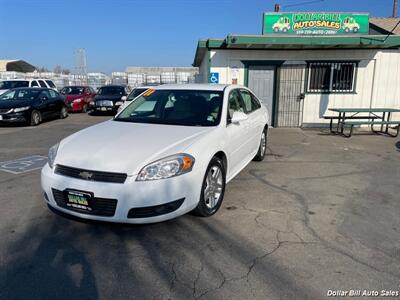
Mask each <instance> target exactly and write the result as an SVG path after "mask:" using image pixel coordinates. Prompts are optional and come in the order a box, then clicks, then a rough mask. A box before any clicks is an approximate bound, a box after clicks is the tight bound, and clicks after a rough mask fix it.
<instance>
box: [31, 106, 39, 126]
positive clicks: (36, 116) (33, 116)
mask: <svg viewBox="0 0 400 300" xmlns="http://www.w3.org/2000/svg"><path fill="white" fill-rule="evenodd" d="M41 122H42V114H41V113H40V111H37V110H33V111H32V112H31V121H30V125H31V126H37V125H39V124H40V123H41Z"/></svg>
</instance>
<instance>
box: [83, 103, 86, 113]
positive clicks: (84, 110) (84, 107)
mask: <svg viewBox="0 0 400 300" xmlns="http://www.w3.org/2000/svg"><path fill="white" fill-rule="evenodd" d="M82 112H83V113H87V104H84V105H83V107H82Z"/></svg>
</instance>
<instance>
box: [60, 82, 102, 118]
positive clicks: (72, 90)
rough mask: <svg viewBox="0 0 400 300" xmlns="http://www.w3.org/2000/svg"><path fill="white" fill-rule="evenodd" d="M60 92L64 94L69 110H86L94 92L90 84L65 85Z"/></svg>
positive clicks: (94, 94)
mask: <svg viewBox="0 0 400 300" xmlns="http://www.w3.org/2000/svg"><path fill="white" fill-rule="evenodd" d="M60 93H61V94H62V95H64V97H65V101H66V103H67V105H68V109H69V111H73V112H86V111H87V110H88V108H89V105H90V102H91V101H93V100H94V97H95V96H96V92H95V91H94V89H92V88H91V87H90V86H66V87H64V88H63V89H62V90H61V91H60Z"/></svg>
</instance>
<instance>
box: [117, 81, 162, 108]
mask: <svg viewBox="0 0 400 300" xmlns="http://www.w3.org/2000/svg"><path fill="white" fill-rule="evenodd" d="M153 87H154V86H153ZM150 88H152V86H139V87H136V88H134V89H133V90H132V91H131V93H130V94H129V96H128V97H127V98H126V100H125V101H124V104H123V105H121V106H120V107H119V108H118V111H121V110H122V109H124V107H125V106H127V105H128V104H129V103H131V101H132V100H133V99H135V98H136V97H137V96H139V95H140V94H142V93H144V92H145V91H147V90H148V89H150Z"/></svg>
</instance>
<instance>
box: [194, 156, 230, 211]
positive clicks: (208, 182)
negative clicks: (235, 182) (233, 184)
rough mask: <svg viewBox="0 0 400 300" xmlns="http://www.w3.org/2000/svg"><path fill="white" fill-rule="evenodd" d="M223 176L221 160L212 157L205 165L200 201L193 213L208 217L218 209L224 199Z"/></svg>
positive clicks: (224, 173)
mask: <svg viewBox="0 0 400 300" xmlns="http://www.w3.org/2000/svg"><path fill="white" fill-rule="evenodd" d="M218 170H219V171H218ZM225 176H226V171H225V167H224V165H223V163H222V161H221V160H220V159H219V158H217V157H213V158H212V159H211V162H210V164H209V165H208V167H207V171H206V174H205V176H204V179H203V185H202V187H201V195H200V201H199V203H198V204H197V207H196V208H195V209H194V210H193V214H195V215H197V216H200V217H209V216H212V215H213V214H215V213H216V212H217V211H218V209H219V208H220V207H221V204H222V201H223V199H224V194H225V184H226V177H225ZM210 188H211V190H210ZM207 193H209V195H210V196H209V197H207V195H206V194H207ZM212 199H213V200H212Z"/></svg>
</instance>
